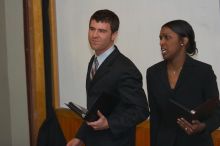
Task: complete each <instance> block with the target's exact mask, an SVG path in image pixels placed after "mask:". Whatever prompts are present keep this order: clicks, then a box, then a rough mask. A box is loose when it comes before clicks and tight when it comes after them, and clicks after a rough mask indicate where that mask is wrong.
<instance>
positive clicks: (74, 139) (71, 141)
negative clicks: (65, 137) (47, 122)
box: [66, 138, 83, 146]
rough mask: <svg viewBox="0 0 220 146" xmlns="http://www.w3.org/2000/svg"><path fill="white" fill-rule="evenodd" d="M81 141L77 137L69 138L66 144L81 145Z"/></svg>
mask: <svg viewBox="0 0 220 146" xmlns="http://www.w3.org/2000/svg"><path fill="white" fill-rule="evenodd" d="M82 145H83V142H82V141H81V140H80V139H78V138H73V139H71V140H70V141H69V142H68V143H67V145H66V146H82Z"/></svg>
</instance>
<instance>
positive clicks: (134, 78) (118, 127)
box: [108, 67, 149, 136]
mask: <svg viewBox="0 0 220 146" xmlns="http://www.w3.org/2000/svg"><path fill="white" fill-rule="evenodd" d="M117 94H118V96H119V97H120V99H121V100H120V102H119V105H117V107H116V108H115V110H114V111H113V112H112V114H111V115H110V116H109V117H108V123H109V127H110V130H111V132H112V133H113V135H115V136H118V135H120V134H122V133H126V131H127V130H129V129H130V128H134V127H135V126H136V125H137V124H138V123H140V122H141V121H143V120H145V119H147V117H148V116H149V110H148V103H147V98H146V95H145V92H144V90H143V88H142V76H141V73H140V72H139V71H138V69H136V68H134V67H133V68H130V69H129V70H128V71H126V73H123V75H122V76H121V77H120V79H119V81H118V85H117Z"/></svg>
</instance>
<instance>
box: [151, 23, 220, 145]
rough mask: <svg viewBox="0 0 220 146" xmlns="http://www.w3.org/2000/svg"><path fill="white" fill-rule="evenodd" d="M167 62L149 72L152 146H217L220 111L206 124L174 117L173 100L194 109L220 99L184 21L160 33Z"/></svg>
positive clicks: (207, 67)
mask: <svg viewBox="0 0 220 146" xmlns="http://www.w3.org/2000/svg"><path fill="white" fill-rule="evenodd" d="M159 37H160V46H161V53H162V56H163V59H164V60H163V61H161V62H159V63H157V64H155V65H153V66H151V67H150V68H148V69H147V90H148V98H149V106H150V131H151V139H150V140H151V146H213V141H212V138H211V132H212V131H214V130H215V129H217V128H218V127H219V126H220V107H219V106H217V108H216V109H215V110H214V111H213V112H212V114H211V115H210V116H209V117H208V118H206V119H202V120H192V121H187V120H186V119H184V118H183V117H177V118H175V117H174V114H172V113H173V112H175V111H173V109H172V108H171V107H170V102H169V99H170V98H172V99H173V100H175V101H177V102H179V103H181V104H182V105H184V106H186V107H188V108H190V109H193V108H195V107H196V106H198V105H200V104H202V103H204V102H205V101H207V100H208V99H210V98H214V97H218V96H219V91H218V87H217V83H216V76H215V74H214V72H213V70H212V67H211V65H209V64H206V63H203V62H200V61H197V60H195V59H193V58H192V57H191V56H193V55H195V54H196V53H197V51H198V50H197V48H196V43H195V36H194V31H193V29H192V27H191V25H190V24H189V23H187V22H186V21H184V20H174V21H170V22H168V23H166V24H164V25H163V26H162V27H161V31H160V36H159Z"/></svg>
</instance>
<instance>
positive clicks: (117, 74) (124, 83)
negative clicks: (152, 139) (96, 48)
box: [76, 46, 149, 146]
mask: <svg viewBox="0 0 220 146" xmlns="http://www.w3.org/2000/svg"><path fill="white" fill-rule="evenodd" d="M93 59H94V56H93V57H92V58H91V60H90V63H89V65H88V71H87V79H86V90H87V108H90V107H91V105H92V104H93V103H94V101H95V100H96V98H97V97H99V96H100V95H101V93H102V92H107V93H111V94H112V95H113V96H114V97H116V100H117V105H116V107H114V109H113V111H112V112H111V114H110V115H109V116H107V117H106V118H107V120H108V123H109V127H110V128H109V129H107V130H101V131H94V130H93V129H92V128H91V127H89V126H88V125H86V124H85V123H83V124H82V126H81V127H80V129H79V131H78V133H77V135H76V137H77V138H79V139H81V140H83V142H84V143H85V145H86V146H134V145H135V128H136V125H137V124H138V123H140V122H141V121H143V120H145V119H146V118H147V117H148V115H149V111H148V104H147V99H146V95H145V93H144V90H143V88H142V76H141V73H140V72H139V70H138V69H137V68H136V66H135V65H134V64H133V63H132V62H131V61H130V60H129V59H128V58H127V57H125V56H124V55H122V54H121V53H120V52H119V50H118V49H117V47H116V46H115V50H114V51H113V52H112V53H111V54H110V55H109V56H108V57H107V58H106V59H105V61H104V62H103V63H102V64H101V66H100V67H99V69H98V70H97V72H96V74H95V76H94V78H93V80H91V79H90V70H91V66H92V62H93Z"/></svg>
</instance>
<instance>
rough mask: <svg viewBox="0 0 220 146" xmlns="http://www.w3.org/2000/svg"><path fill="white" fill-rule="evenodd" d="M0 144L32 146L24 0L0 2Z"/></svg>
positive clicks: (6, 145)
mask: <svg viewBox="0 0 220 146" xmlns="http://www.w3.org/2000/svg"><path fill="white" fill-rule="evenodd" d="M0 23H1V25H0V26H1V27H0V29H1V31H0V32H1V33H0V38H1V43H0V48H1V50H0V51H1V52H0V58H1V60H0V67H1V71H0V79H1V82H0V97H1V98H0V112H1V120H0V121H1V123H0V126H1V127H0V129H1V130H0V143H1V145H4V146H29V145H30V144H29V123H28V108H27V89H26V73H25V56H24V53H25V52H24V34H23V33H24V29H23V1H22V0H16V1H15V0H3V1H0Z"/></svg>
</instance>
